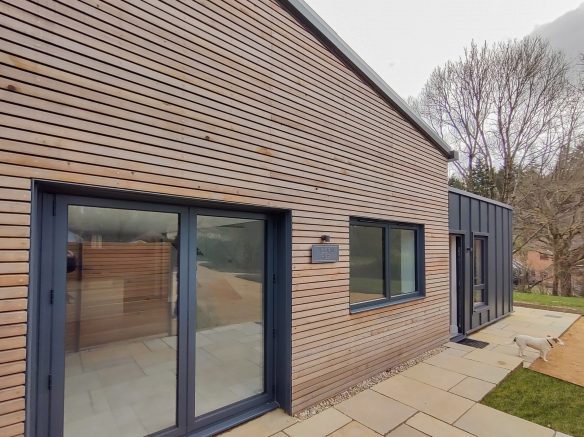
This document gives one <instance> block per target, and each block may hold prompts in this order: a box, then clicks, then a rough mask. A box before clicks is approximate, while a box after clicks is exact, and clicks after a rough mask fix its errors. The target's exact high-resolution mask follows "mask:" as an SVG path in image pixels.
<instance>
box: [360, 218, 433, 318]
mask: <svg viewBox="0 0 584 437" xmlns="http://www.w3.org/2000/svg"><path fill="white" fill-rule="evenodd" d="M351 226H371V227H377V228H381V229H383V297H381V298H376V299H372V300H368V301H363V302H355V303H351V297H350V296H351V288H350V280H349V308H350V312H351V313H357V312H362V311H367V310H370V309H375V308H383V307H386V306H390V305H396V304H399V303H404V302H409V301H412V300H418V299H423V298H425V297H426V286H425V285H426V284H425V266H426V263H425V245H424V240H425V238H424V236H425V233H424V225H423V224H416V223H403V222H393V221H386V220H374V219H364V218H353V217H352V218H351V219H350V221H349V227H351ZM392 229H393V230H396V229H398V230H410V231H414V239H415V254H414V256H415V282H416V287H415V288H416V291H414V292H410V293H402V294H400V295H396V296H392V294H391V267H390V263H391V244H390V242H391V232H392ZM349 235H350V232H349ZM350 253H351V241H350V237H349V278H350V274H351V259H350V256H351V255H350Z"/></svg>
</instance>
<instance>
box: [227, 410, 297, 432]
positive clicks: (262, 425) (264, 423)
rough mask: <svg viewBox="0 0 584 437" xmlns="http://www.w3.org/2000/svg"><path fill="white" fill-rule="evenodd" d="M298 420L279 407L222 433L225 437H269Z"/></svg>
mask: <svg viewBox="0 0 584 437" xmlns="http://www.w3.org/2000/svg"><path fill="white" fill-rule="evenodd" d="M296 422H298V419H296V418H295V417H292V416H289V415H288V414H286V413H285V412H284V410H280V409H278V410H274V411H270V412H269V413H267V414H264V415H263V416H260V417H258V418H257V419H254V420H252V421H250V422H247V423H244V424H243V425H240V426H238V427H237V428H233V429H232V430H229V431H227V432H225V433H223V434H221V435H222V436H224V437H249V436H255V437H268V436H271V435H273V434H275V433H277V432H278V431H281V430H283V429H284V428H287V427H289V426H290V425H293V424H294V423H296Z"/></svg>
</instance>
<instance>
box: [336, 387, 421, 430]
mask: <svg viewBox="0 0 584 437" xmlns="http://www.w3.org/2000/svg"><path fill="white" fill-rule="evenodd" d="M335 408H336V409H338V410H339V411H340V412H341V413H343V414H345V415H347V416H349V417H351V418H353V419H355V420H356V421H358V422H360V423H362V424H363V425H365V426H367V427H368V428H371V429H372V430H374V431H375V432H378V433H380V434H386V433H387V432H389V431H391V430H392V429H393V428H395V427H396V426H398V425H399V424H400V423H403V422H405V421H406V420H407V419H408V418H409V417H411V416H413V415H414V414H415V413H416V410H415V409H414V408H411V407H409V406H407V405H404V404H402V403H400V402H398V401H397V400H395V399H391V398H389V397H387V396H384V395H382V394H380V393H378V392H376V391H373V390H365V391H363V392H361V393H359V394H358V395H356V396H353V397H352V398H350V399H347V400H346V401H343V402H341V403H340V404H338V405H335Z"/></svg>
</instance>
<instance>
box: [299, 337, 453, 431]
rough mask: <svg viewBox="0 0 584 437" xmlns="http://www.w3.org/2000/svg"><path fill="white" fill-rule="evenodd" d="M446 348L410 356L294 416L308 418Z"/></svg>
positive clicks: (442, 347)
mask: <svg viewBox="0 0 584 437" xmlns="http://www.w3.org/2000/svg"><path fill="white" fill-rule="evenodd" d="M446 349H447V347H445V346H441V347H438V348H436V349H432V350H429V351H428V352H424V353H423V354H422V355H418V356H417V357H416V358H412V359H411V360H408V361H406V362H405V363H402V364H399V365H397V366H395V367H392V368H391V369H388V370H386V371H384V372H381V373H378V374H377V375H375V376H372V377H371V378H369V379H366V380H365V381H363V382H360V383H359V384H357V385H354V386H352V387H350V388H348V389H347V390H345V391H343V392H341V393H339V394H338V395H336V396H333V397H331V398H328V399H325V400H324V401H321V402H319V403H318V404H316V405H313V406H312V407H310V408H307V409H306V410H302V411H300V412H299V413H296V414H295V415H294V417H296V418H297V419H300V420H305V419H308V418H310V417H312V416H314V415H315V414H318V413H320V412H322V411H324V410H326V409H327V408H330V407H332V406H334V405H337V404H340V403H341V402H343V401H345V400H347V399H349V398H351V397H353V396H355V395H356V394H357V393H361V392H362V391H365V390H367V389H368V388H371V387H373V386H374V385H375V384H378V383H380V382H381V381H385V380H386V379H388V378H391V377H392V376H394V375H397V374H398V373H401V372H403V371H404V370H407V369H409V368H410V367H412V366H415V365H416V364H418V363H420V362H422V361H424V360H425V359H426V358H430V357H431V356H432V355H436V354H439V353H440V352H442V351H444V350H446Z"/></svg>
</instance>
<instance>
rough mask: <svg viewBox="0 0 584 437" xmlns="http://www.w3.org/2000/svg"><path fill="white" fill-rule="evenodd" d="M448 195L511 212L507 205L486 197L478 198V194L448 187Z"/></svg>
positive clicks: (511, 208)
mask: <svg viewBox="0 0 584 437" xmlns="http://www.w3.org/2000/svg"><path fill="white" fill-rule="evenodd" d="M448 192H449V193H454V194H459V195H461V196H465V197H469V198H471V199H477V200H480V201H481V202H486V203H490V204H492V205H497V206H500V207H501V208H505V209H509V210H511V211H513V207H512V206H511V205H509V204H507V203H503V202H499V201H498V200H493V199H489V198H488V197H484V196H479V195H478V194H475V193H471V192H470V191H464V190H461V189H459V188H454V187H448Z"/></svg>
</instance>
